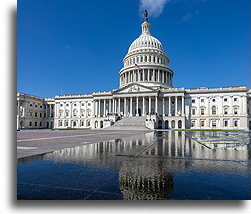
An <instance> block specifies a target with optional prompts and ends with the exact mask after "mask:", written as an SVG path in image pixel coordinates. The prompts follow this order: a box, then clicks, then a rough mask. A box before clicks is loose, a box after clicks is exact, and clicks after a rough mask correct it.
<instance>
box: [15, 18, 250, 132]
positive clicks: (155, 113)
mask: <svg viewBox="0 0 251 214" xmlns="http://www.w3.org/2000/svg"><path fill="white" fill-rule="evenodd" d="M123 62H124V67H123V68H122V69H121V70H120V72H119V75H120V88H119V89H114V90H112V91H104V92H94V93H92V94H78V95H57V96H55V97H54V98H41V97H36V96H32V95H28V94H22V93H17V128H18V129H21V128H65V129H66V128H93V129H95V128H106V127H109V126H112V125H113V124H114V123H116V121H117V120H119V119H121V118H123V117H141V118H142V117H143V118H144V119H145V126H146V127H148V128H150V129H156V128H175V129H178V128H180V129H185V128H186V129H238V130H248V129H250V128H251V90H250V89H248V88H247V87H246V86H240V87H219V88H197V89H185V88H175V87H173V75H174V72H173V71H172V69H171V68H170V67H169V65H168V63H169V58H168V57H167V55H166V54H165V52H164V49H163V47H162V45H161V43H160V42H159V40H157V39H156V38H154V37H153V36H152V35H151V34H150V24H149V23H148V20H147V19H146V20H145V21H144V23H143V24H142V34H141V35H140V36H139V38H137V39H136V40H135V41H134V42H133V43H132V44H131V46H130V48H129V50H128V53H127V55H126V56H125V58H124V60H123Z"/></svg>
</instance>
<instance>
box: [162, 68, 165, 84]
mask: <svg viewBox="0 0 251 214" xmlns="http://www.w3.org/2000/svg"><path fill="white" fill-rule="evenodd" d="M164 75H165V71H162V83H165V78H164Z"/></svg>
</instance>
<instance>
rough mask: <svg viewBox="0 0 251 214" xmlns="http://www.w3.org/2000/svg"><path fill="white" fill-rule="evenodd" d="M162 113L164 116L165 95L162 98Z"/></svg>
mask: <svg viewBox="0 0 251 214" xmlns="http://www.w3.org/2000/svg"><path fill="white" fill-rule="evenodd" d="M162 115H163V117H164V116H165V97H163V99H162Z"/></svg>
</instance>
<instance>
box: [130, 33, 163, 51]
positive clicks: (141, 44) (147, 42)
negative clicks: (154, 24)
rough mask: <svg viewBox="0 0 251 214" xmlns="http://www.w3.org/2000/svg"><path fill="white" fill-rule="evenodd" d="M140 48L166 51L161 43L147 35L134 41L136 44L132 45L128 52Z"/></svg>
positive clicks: (142, 35)
mask: <svg viewBox="0 0 251 214" xmlns="http://www.w3.org/2000/svg"><path fill="white" fill-rule="evenodd" d="M140 48H155V49H157V50H161V51H164V50H163V47H162V45H161V43H160V41H159V40H158V39H156V38H155V37H153V36H151V35H147V34H141V35H140V36H139V38H137V39H136V40H134V42H133V43H132V44H131V45H130V47H129V50H128V52H131V51H133V50H135V49H140Z"/></svg>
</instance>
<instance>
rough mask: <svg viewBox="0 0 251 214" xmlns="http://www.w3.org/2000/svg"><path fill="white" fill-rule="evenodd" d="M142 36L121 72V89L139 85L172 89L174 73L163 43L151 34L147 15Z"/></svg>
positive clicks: (131, 49)
mask: <svg viewBox="0 0 251 214" xmlns="http://www.w3.org/2000/svg"><path fill="white" fill-rule="evenodd" d="M141 27H142V33H141V35H140V36H139V37H138V38H137V39H136V40H134V41H133V42H132V44H131V45H130V47H129V49H128V53H127V55H126V56H125V58H124V60H123V62H124V67H123V68H122V69H121V70H120V72H119V75H120V87H124V86H126V85H128V84H131V83H134V82H135V83H139V84H142V85H146V86H150V87H163V88H168V87H172V79H173V71H172V69H171V68H170V67H169V66H168V63H169V58H168V57H167V55H166V54H165V52H164V49H163V47H162V44H161V42H160V41H159V40H158V39H156V38H155V37H153V36H152V35H151V33H150V27H151V24H150V23H149V22H148V18H147V13H146V14H145V21H144V22H143V23H142V25H141Z"/></svg>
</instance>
